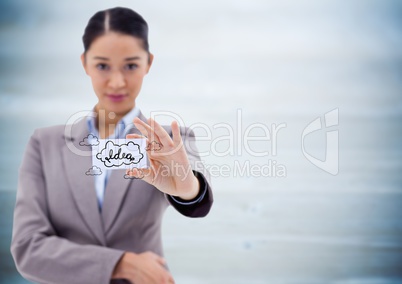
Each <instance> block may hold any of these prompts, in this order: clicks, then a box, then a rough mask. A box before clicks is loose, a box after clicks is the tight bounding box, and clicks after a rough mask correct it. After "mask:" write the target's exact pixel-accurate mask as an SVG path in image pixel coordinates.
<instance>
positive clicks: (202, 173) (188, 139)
mask: <svg viewBox="0 0 402 284" xmlns="http://www.w3.org/2000/svg"><path fill="white" fill-rule="evenodd" d="M181 135H182V137H183V144H184V147H185V148H186V152H187V156H188V158H189V161H190V165H191V168H192V172H193V173H194V175H195V176H196V177H197V179H198V181H199V182H200V192H199V194H198V195H197V196H196V197H195V198H194V201H195V202H192V200H190V201H185V200H181V199H180V198H178V197H174V198H172V196H170V195H168V194H165V196H166V199H167V200H168V202H169V204H170V205H172V206H173V207H174V208H175V209H176V210H177V211H179V212H180V213H181V214H183V215H185V216H187V217H205V216H206V215H207V214H208V213H209V211H210V210H211V207H212V204H213V194H212V187H211V176H210V173H209V172H208V170H207V169H206V168H205V166H204V163H203V162H202V161H201V158H200V155H199V153H198V148H197V145H196V138H195V135H194V131H193V130H192V129H189V128H182V129H181ZM175 199H176V200H179V201H180V202H177V201H176V200H175Z"/></svg>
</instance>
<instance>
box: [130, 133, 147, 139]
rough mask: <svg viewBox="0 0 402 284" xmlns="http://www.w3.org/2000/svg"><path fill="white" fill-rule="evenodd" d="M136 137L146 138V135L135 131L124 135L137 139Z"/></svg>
mask: <svg viewBox="0 0 402 284" xmlns="http://www.w3.org/2000/svg"><path fill="white" fill-rule="evenodd" d="M138 138H147V137H146V136H145V135H141V134H135V133H133V134H127V135H126V139H138Z"/></svg>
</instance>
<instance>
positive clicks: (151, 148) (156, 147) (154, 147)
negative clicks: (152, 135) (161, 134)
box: [145, 141, 162, 151]
mask: <svg viewBox="0 0 402 284" xmlns="http://www.w3.org/2000/svg"><path fill="white" fill-rule="evenodd" d="M161 149H162V144H161V143H159V142H156V141H152V142H150V143H148V146H147V147H146V148H145V150H147V151H159V150H161Z"/></svg>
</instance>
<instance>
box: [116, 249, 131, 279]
mask: <svg viewBox="0 0 402 284" xmlns="http://www.w3.org/2000/svg"><path fill="white" fill-rule="evenodd" d="M136 256H137V255H136V254H135V253H132V252H125V253H124V254H123V255H122V257H121V258H120V260H119V261H118V262H117V263H116V266H115V267H114V270H113V273H112V279H129V278H130V272H132V268H133V267H132V265H133V259H134V258H136Z"/></svg>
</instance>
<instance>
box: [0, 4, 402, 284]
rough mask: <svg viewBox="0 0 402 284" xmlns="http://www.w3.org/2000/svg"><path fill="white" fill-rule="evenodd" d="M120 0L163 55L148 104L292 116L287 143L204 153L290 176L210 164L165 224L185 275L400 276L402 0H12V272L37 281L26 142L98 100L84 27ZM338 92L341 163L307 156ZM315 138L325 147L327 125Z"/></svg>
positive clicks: (202, 116) (226, 117)
mask: <svg viewBox="0 0 402 284" xmlns="http://www.w3.org/2000/svg"><path fill="white" fill-rule="evenodd" d="M114 6H127V7H130V8H132V9H134V10H136V11H137V12H139V13H140V14H141V15H143V17H144V18H145V19H146V21H147V22H148V24H149V27H150V34H149V36H150V38H149V40H150V48H151V51H152V52H153V53H154V54H155V60H154V64H153V66H152V69H151V72H150V73H149V75H148V76H147V77H146V80H145V82H144V85H143V89H142V91H141V94H140V97H139V99H138V101H137V105H138V106H139V107H140V108H141V110H142V111H143V113H144V114H145V115H146V116H149V113H150V111H152V110H169V111H173V112H175V113H177V114H180V116H181V117H182V118H183V120H184V121H185V122H186V125H193V124H195V123H205V124H207V125H208V126H210V127H211V129H212V133H213V135H214V137H215V138H216V137H219V136H222V135H228V133H227V131H221V130H222V128H221V129H219V128H216V127H215V129H214V128H213V127H214V125H216V124H218V123H227V124H230V125H232V126H233V127H235V126H236V121H237V117H236V115H237V110H238V109H240V110H241V112H242V123H243V131H244V129H245V128H246V127H247V126H248V125H250V124H251V123H254V122H259V123H263V124H266V125H268V126H271V124H273V123H275V124H280V123H286V125H287V126H286V128H285V129H282V130H281V131H280V132H279V135H278V149H277V151H278V153H277V155H276V156H270V157H268V158H267V157H261V158H256V157H252V156H250V155H248V154H247V153H246V152H245V151H244V150H243V153H242V154H240V153H235V154H234V155H227V156H224V157H219V156H218V155H209V156H206V157H204V158H203V159H204V162H205V164H206V165H208V166H211V165H217V166H223V165H228V166H229V167H232V168H233V165H234V163H235V162H236V161H237V162H239V163H244V162H245V161H251V163H252V164H260V165H262V164H265V163H267V161H268V159H271V160H275V161H277V163H278V164H281V165H284V166H285V167H286V174H287V176H286V177H283V178H278V177H251V176H233V175H232V176H231V177H223V176H221V177H219V176H217V177H214V179H213V186H214V194H215V203H214V206H213V209H212V211H211V212H210V214H209V215H208V216H207V217H206V218H204V219H199V220H198V219H188V218H185V217H183V216H180V215H179V214H177V212H175V211H174V210H173V209H171V208H169V209H168V211H167V214H166V216H165V220H164V227H163V239H164V248H165V253H166V258H167V260H168V262H169V266H170V268H171V270H172V273H173V275H174V276H175V278H176V281H177V283H179V284H180V283H241V284H243V283H337V284H340V283H342V284H343V283H348V284H349V283H358V284H365V283H370V284H372V283H402V188H401V185H402V175H401V172H402V159H401V158H402V148H401V145H402V126H401V122H402V121H401V118H402V2H401V1H391V0H374V1H346V0H344V1H339V0H337V1H335V0H333V1H319V0H303V1H295V0H293V1H269V0H264V1H262V0H250V1H239V0H235V1H233V0H231V1H229V0H214V1H212V0H208V1H199V2H194V1H190V2H189V1H179V0H173V1H153V0H151V1H146V2H145V1H95V0H92V1H75V2H74V3H72V2H71V1H50V0H42V1H38V0H30V1H23V0H2V1H0V41H1V44H0V74H1V76H0V117H1V120H0V129H1V132H0V135H1V140H0V141H1V142H0V143H1V144H0V146H1V147H0V156H1V158H2V161H1V163H0V180H1V183H0V226H1V231H0V232H1V233H0V282H1V283H28V282H27V281H25V280H23V279H22V278H21V277H20V276H19V274H18V273H17V272H16V270H15V267H14V264H13V260H12V258H11V255H10V252H9V245H10V240H11V229H12V213H13V207H14V202H15V193H16V187H17V174H18V168H19V164H20V162H21V158H22V155H23V152H24V149H25V146H26V143H27V141H28V139H29V137H30V135H31V134H32V132H33V130H34V129H35V128H38V127H43V126H50V125H53V124H63V123H66V122H67V120H68V119H69V117H70V116H71V115H73V114H74V113H76V112H79V111H82V110H90V109H91V108H92V107H93V105H94V104H95V103H96V100H95V98H96V97H95V94H94V93H93V90H92V86H91V83H90V79H89V77H87V76H86V75H85V72H84V70H83V68H82V66H81V62H80V59H79V57H80V54H81V53H82V51H83V46H82V41H81V37H82V34H83V31H84V28H85V26H86V24H87V22H88V20H89V18H90V17H91V16H92V15H93V14H94V13H95V12H96V11H98V10H101V9H105V8H110V7H114ZM335 108H339V125H338V126H337V127H336V129H337V130H338V131H339V174H338V175H335V176H333V175H331V174H328V173H326V172H324V171H322V170H321V169H319V168H317V167H315V166H314V165H312V164H311V163H310V162H309V161H308V160H307V159H306V158H305V157H304V156H303V154H302V151H301V133H302V131H303V129H304V128H305V127H306V126H307V125H308V124H309V123H310V122H311V121H313V120H314V119H315V118H317V117H322V116H323V115H324V114H325V113H326V112H328V111H330V110H332V109H335ZM235 129H236V128H235ZM196 134H198V135H205V132H203V131H202V130H201V129H198V130H196ZM254 135H261V133H259V134H258V133H256V134H254ZM305 142H306V150H308V152H309V153H311V154H312V155H314V156H317V157H321V159H324V157H325V154H324V151H325V130H322V131H317V132H316V133H314V134H312V135H310V137H309V138H308V139H307V138H306V141H305ZM270 145H271V144H270V143H269V142H267V143H266V144H262V143H259V144H258V143H256V144H255V147H256V148H255V149H259V151H262V150H264V149H265V150H269V149H270ZM216 146H217V149H218V148H219V149H225V147H227V145H225V144H224V142H221V143H220V144H216ZM199 147H200V149H201V150H202V149H208V148H209V147H210V145H208V144H207V143H206V142H203V143H199ZM221 151H223V150H221ZM256 151H257V150H256Z"/></svg>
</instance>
